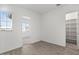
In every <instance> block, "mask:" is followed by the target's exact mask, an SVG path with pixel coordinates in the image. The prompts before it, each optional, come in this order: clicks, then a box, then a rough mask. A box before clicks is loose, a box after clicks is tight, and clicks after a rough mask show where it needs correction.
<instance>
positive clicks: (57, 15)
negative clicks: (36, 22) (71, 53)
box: [42, 8, 66, 46]
mask: <svg viewBox="0 0 79 59" xmlns="http://www.w3.org/2000/svg"><path fill="white" fill-rule="evenodd" d="M42 20H43V21H42V35H43V36H44V37H43V40H44V41H47V42H49V43H53V44H57V45H61V46H65V41H66V40H65V16H64V11H63V10H62V9H60V8H59V9H56V10H54V11H51V12H48V13H46V14H44V15H43V19H42Z"/></svg>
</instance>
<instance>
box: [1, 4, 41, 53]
mask: <svg viewBox="0 0 79 59" xmlns="http://www.w3.org/2000/svg"><path fill="white" fill-rule="evenodd" d="M2 6H3V5H0V9H1V8H2ZM3 7H7V8H8V9H9V10H10V11H11V12H12V16H13V31H12V32H3V31H0V53H2V52H6V51H9V50H11V49H15V48H18V47H22V44H23V41H22V39H23V38H22V34H21V27H20V20H21V17H22V16H28V17H30V18H31V20H30V22H31V36H30V38H29V39H25V41H26V43H27V42H28V43H33V42H36V41H39V36H40V34H39V33H40V24H39V22H40V20H39V19H40V15H39V14H37V13H35V12H32V11H29V10H27V9H23V8H20V7H17V6H13V5H12V6H10V5H5V6H3Z"/></svg>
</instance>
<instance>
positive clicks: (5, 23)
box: [0, 11, 12, 30]
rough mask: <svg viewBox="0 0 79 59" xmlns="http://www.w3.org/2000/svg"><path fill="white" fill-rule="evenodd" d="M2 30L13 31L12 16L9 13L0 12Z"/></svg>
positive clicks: (0, 27)
mask: <svg viewBox="0 0 79 59" xmlns="http://www.w3.org/2000/svg"><path fill="white" fill-rule="evenodd" d="M0 29H1V30H12V14H11V13H10V12H7V11H0Z"/></svg>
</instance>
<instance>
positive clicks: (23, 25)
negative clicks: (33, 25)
mask: <svg viewBox="0 0 79 59" xmlns="http://www.w3.org/2000/svg"><path fill="white" fill-rule="evenodd" d="M25 31H26V24H25V23H22V32H25Z"/></svg>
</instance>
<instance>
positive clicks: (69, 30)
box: [66, 12, 78, 49]
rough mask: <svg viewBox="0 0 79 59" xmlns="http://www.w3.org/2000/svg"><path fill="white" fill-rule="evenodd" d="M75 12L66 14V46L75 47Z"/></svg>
mask: <svg viewBox="0 0 79 59" xmlns="http://www.w3.org/2000/svg"><path fill="white" fill-rule="evenodd" d="M77 16H78V14H77V12H71V13H67V14H66V46H67V47H69V48H73V49H75V48H77V19H78V17H77Z"/></svg>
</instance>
